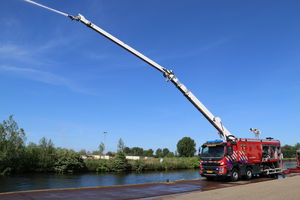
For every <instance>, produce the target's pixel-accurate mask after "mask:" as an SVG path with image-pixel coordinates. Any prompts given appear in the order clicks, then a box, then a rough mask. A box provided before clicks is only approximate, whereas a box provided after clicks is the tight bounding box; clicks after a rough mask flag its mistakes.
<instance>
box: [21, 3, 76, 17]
mask: <svg viewBox="0 0 300 200" xmlns="http://www.w3.org/2000/svg"><path fill="white" fill-rule="evenodd" d="M24 1H26V2H28V3H32V4H33V5H36V6H40V7H42V8H45V9H47V10H50V11H52V12H55V13H58V14H60V15H63V16H65V17H69V18H71V19H76V18H75V17H73V16H72V15H69V14H67V13H64V12H61V11H59V10H55V9H53V8H49V7H47V6H44V5H42V4H39V3H37V2H34V1H31V0H24Z"/></svg>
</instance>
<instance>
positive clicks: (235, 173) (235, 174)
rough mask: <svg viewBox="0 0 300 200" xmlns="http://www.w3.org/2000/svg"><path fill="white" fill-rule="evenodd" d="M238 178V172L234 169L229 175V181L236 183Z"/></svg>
mask: <svg viewBox="0 0 300 200" xmlns="http://www.w3.org/2000/svg"><path fill="white" fill-rule="evenodd" d="M239 178H240V174H239V171H238V170H237V169H236V168H235V169H233V170H232V172H231V175H230V179H231V181H238V180H239Z"/></svg>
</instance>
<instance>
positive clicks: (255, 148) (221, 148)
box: [26, 0, 281, 181]
mask: <svg viewBox="0 0 300 200" xmlns="http://www.w3.org/2000/svg"><path fill="white" fill-rule="evenodd" d="M26 1H27V2H29V3H32V4H35V5H38V6H41V7H43V8H46V9H48V10H51V11H54V12H56V13H58V14H61V15H63V16H66V17H69V18H70V19H72V20H75V21H79V22H81V23H83V24H84V25H86V26H87V27H88V28H90V29H92V30H94V31H96V32H97V33H99V34H101V35H103V36H104V37H106V38H108V39H109V40H111V41H112V42H114V43H115V44H117V45H119V46H120V47H122V48H123V49H125V50H127V51H128V52H130V53H131V54H133V55H135V56H136V57H138V58H139V59H141V60H143V61H144V62H146V63H148V64H149V65H150V66H152V67H153V68H154V69H156V70H158V71H159V72H161V73H162V74H163V76H164V77H165V78H166V80H167V81H170V82H172V83H173V84H174V85H175V87H176V88H177V89H178V90H179V91H180V92H181V93H182V94H183V95H184V96H185V97H186V98H187V99H188V100H189V101H190V102H191V103H192V105H194V106H195V108H196V109H197V110H198V111H199V112H200V113H201V114H202V115H203V116H204V117H205V118H206V119H207V120H208V121H209V122H210V123H211V124H212V125H213V126H214V127H215V128H216V130H217V131H218V133H219V135H220V137H221V139H222V140H218V141H211V142H207V143H205V144H204V145H203V146H202V147H203V148H202V154H201V168H200V172H201V175H202V176H206V177H208V178H211V177H214V176H230V177H231V179H232V180H233V181H236V180H238V179H239V177H240V176H243V175H245V176H246V177H247V178H251V177H252V176H253V175H255V174H261V173H266V174H276V173H279V172H280V171H281V168H280V167H279V161H280V157H279V154H280V142H279V141H278V140H273V139H270V138H269V139H265V140H258V139H238V138H236V137H235V136H234V135H233V134H232V133H231V132H230V131H229V130H227V129H226V128H225V126H224V125H223V123H222V121H221V119H220V118H219V117H215V116H214V115H213V114H212V113H211V112H210V111H209V110H208V109H207V108H206V107H205V106H204V105H203V104H202V103H201V102H200V100H199V99H198V98H197V97H196V96H195V95H194V94H193V93H192V92H191V91H190V90H189V89H188V88H187V87H186V86H185V85H184V84H183V83H181V82H180V81H179V79H178V78H177V77H176V76H175V74H174V72H173V71H172V70H170V69H167V68H165V67H163V66H161V65H159V64H158V63H156V62H154V61H153V60H151V59H150V58H148V57H146V56H145V55H143V54H142V53H140V52H139V51H137V50H135V49H134V48H132V47H130V46H129V45H127V44H125V43H124V42H123V41H121V40H119V39H118V38H116V37H114V36H113V35H111V34H110V33H108V32H106V31H105V30H103V29H102V28H100V27H99V26H97V25H95V24H94V23H92V22H91V21H89V20H87V19H86V18H85V17H84V16H83V15H81V14H79V15H78V16H76V17H74V16H72V15H69V14H67V13H63V12H61V11H58V10H55V9H52V8H49V7H46V6H44V5H41V4H39V3H36V2H34V1H32V0H26ZM254 131H256V129H254Z"/></svg>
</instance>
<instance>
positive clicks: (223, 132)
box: [26, 0, 236, 141]
mask: <svg viewBox="0 0 300 200" xmlns="http://www.w3.org/2000/svg"><path fill="white" fill-rule="evenodd" d="M26 1H27V2H30V3H34V4H36V5H37V3H35V2H33V1H31V0H26ZM38 5H39V6H41V7H44V8H47V9H48V10H51V11H54V12H56V13H59V14H62V15H64V16H66V14H65V13H63V12H60V11H57V10H54V9H52V8H49V7H46V6H43V5H41V4H38ZM67 17H69V18H71V19H72V20H76V21H80V22H82V23H83V24H85V25H86V26H88V27H89V28H91V29H93V30H95V31H96V32H98V33H100V34H101V35H103V36H104V37H106V38H108V39H109V40H111V41H112V42H114V43H116V44H117V45H119V46H120V47H122V48H124V49H125V50H127V51H129V52H130V53H132V54H133V55H135V56H137V57H138V58H140V59H141V60H143V61H145V62H146V63H148V64H149V65H151V66H152V67H154V68H155V69H157V70H159V71H160V72H162V73H163V75H164V77H166V78H167V81H171V82H172V83H173V84H174V85H175V86H176V87H177V88H178V89H179V90H180V91H181V92H182V94H183V95H184V96H185V97H186V98H187V99H188V100H189V101H190V102H191V103H192V104H193V105H194V106H195V107H196V108H197V109H198V110H199V111H200V112H201V113H202V114H203V115H204V117H205V118H206V119H207V120H208V121H209V122H210V123H211V124H212V125H213V126H214V127H215V128H216V129H217V131H218V132H219V134H220V136H221V137H222V138H223V139H224V140H226V141H235V140H236V137H234V136H233V135H232V134H231V133H230V132H229V131H228V130H227V129H226V128H225V127H224V126H223V125H222V122H221V119H220V118H218V117H215V116H214V115H213V114H212V113H211V112H210V111H209V110H208V109H207V108H206V107H205V106H204V105H203V104H202V103H201V102H200V101H199V100H198V99H197V97H196V96H195V95H194V94H193V93H192V92H191V91H189V90H188V89H187V87H186V86H185V85H183V84H182V83H180V81H179V80H178V78H177V77H176V76H175V74H174V73H173V71H172V70H169V69H166V68H164V67H162V66H161V65H159V64H158V63H156V62H154V61H153V60H151V59H150V58H148V57H146V56H145V55H143V54H142V53H140V52H138V51H137V50H135V49H133V48H132V47H130V46H129V45H127V44H125V43H124V42H122V41H121V40H119V39H118V38H116V37H114V36H113V35H111V34H109V33H108V32H106V31H105V30H103V29H101V28H100V27H98V26H97V25H95V24H93V23H92V22H90V21H89V20H87V19H86V18H85V17H84V16H83V15H81V14H79V15H78V16H77V17H73V16H72V15H68V14H67Z"/></svg>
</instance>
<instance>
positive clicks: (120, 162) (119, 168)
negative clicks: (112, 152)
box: [112, 152, 130, 172]
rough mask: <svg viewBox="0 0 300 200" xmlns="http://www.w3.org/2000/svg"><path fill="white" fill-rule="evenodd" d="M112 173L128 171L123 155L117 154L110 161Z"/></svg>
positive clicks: (128, 167) (128, 166)
mask: <svg viewBox="0 0 300 200" xmlns="http://www.w3.org/2000/svg"><path fill="white" fill-rule="evenodd" d="M112 164H113V165H112V171H113V172H125V171H128V170H129V169H130V165H129V164H128V161H127V159H126V157H125V154H124V153H122V152H118V153H117V155H116V157H115V158H113V159H112Z"/></svg>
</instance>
